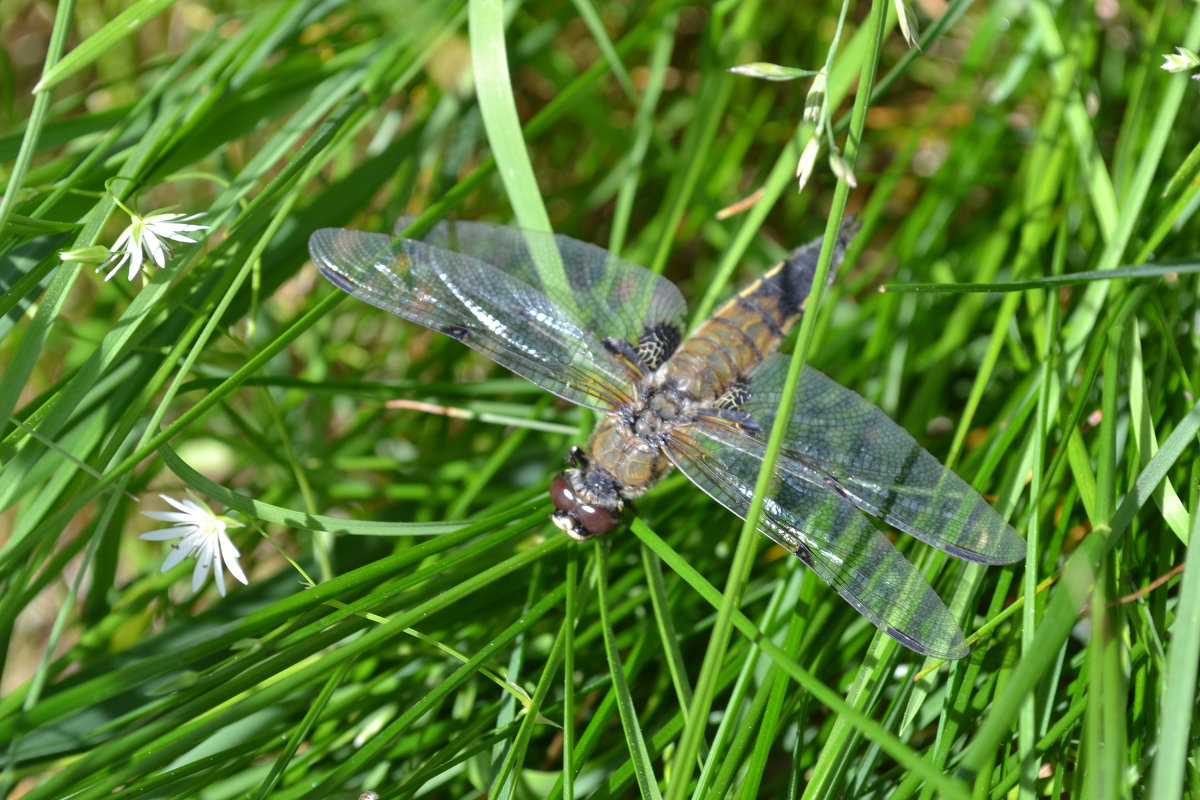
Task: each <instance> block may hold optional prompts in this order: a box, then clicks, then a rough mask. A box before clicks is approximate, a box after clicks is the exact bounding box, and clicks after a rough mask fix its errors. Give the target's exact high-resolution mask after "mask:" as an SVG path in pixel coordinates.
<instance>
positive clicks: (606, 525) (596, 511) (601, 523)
mask: <svg viewBox="0 0 1200 800" xmlns="http://www.w3.org/2000/svg"><path fill="white" fill-rule="evenodd" d="M575 517H576V518H577V519H578V520H579V524H580V525H582V526H583V529H584V530H585V531H587V533H588V535H589V537H590V536H601V535H603V534H606V533H611V532H612V531H613V529H614V528H616V527H617V526H618V525H620V524H621V515H620V514H615V513H613V512H612V511H609V510H608V509H607V508H601V507H600V506H593V505H590V504H588V503H582V504H580V505H578V506H576V507H575Z"/></svg>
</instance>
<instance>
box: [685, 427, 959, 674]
mask: <svg viewBox="0 0 1200 800" xmlns="http://www.w3.org/2000/svg"><path fill="white" fill-rule="evenodd" d="M666 449H667V453H668V454H669V455H670V457H671V460H672V461H673V462H674V463H675V465H676V466H677V467H679V469H680V471H682V472H683V473H684V474H685V475H687V477H688V478H689V479H691V481H692V482H693V483H695V484H696V485H697V486H699V487H700V488H701V489H703V490H704V491H705V492H706V493H708V494H709V495H710V496H711V497H712V498H713V499H715V500H716V501H717V502H719V503H721V505H723V506H725V507H726V508H728V509H729V510H730V511H732V512H733V513H735V514H737V515H738V516H739V517H742V518H745V516H746V513H747V511H748V510H749V508H750V500H751V498H752V496H753V494H754V482H755V480H756V478H757V475H758V471H759V467H760V466H761V464H762V456H763V450H764V447H763V445H762V443H761V442H760V441H759V440H757V439H755V438H752V437H750V436H746V435H743V434H741V433H739V432H736V431H733V430H731V429H728V428H723V427H721V426H718V425H707V424H702V423H701V424H695V425H690V426H687V427H686V428H683V429H676V430H674V431H672V432H671V435H670V437H669V441H668V443H667V448H666ZM767 492H768V493H767V497H766V499H765V501H764V505H763V513H762V517H761V518H760V520H759V525H758V527H759V530H761V531H762V532H763V533H765V534H766V535H767V536H769V537H770V538H771V539H773V540H774V541H775V542H777V543H778V544H779V545H781V546H782V547H784V548H786V549H788V550H789V551H791V552H792V553H794V554H795V555H796V556H798V557H799V558H800V560H801V561H803V562H804V563H805V564H807V565H808V566H809V567H810V568H812V570H813V571H814V572H816V573H817V575H819V576H820V577H821V579H822V580H824V581H825V582H826V583H828V584H829V585H830V586H832V587H833V588H834V589H835V590H836V591H837V592H838V594H840V595H841V596H842V597H843V598H845V599H846V601H847V602H849V603H850V605H852V606H854V608H855V609H857V610H858V612H859V613H860V614H862V615H863V616H864V617H866V618H867V619H869V620H870V621H871V622H872V623H874V624H875V625H876V626H877V627H878V628H879V629H880V630H882V631H883V632H884V633H886V634H888V635H889V636H891V637H892V638H894V639H896V640H897V641H899V642H900V643H901V644H903V645H904V646H905V647H908V648H910V649H912V650H915V651H916V652H918V653H923V654H925V655H931V656H937V657H941V658H962V657H963V656H965V655H966V654H967V652H968V650H967V645H966V642H965V640H964V639H963V634H962V631H961V629H960V628H959V627H958V623H957V622H956V621H955V619H954V617H953V616H952V615H951V614H950V612H949V610H948V609H947V608H946V606H945V604H944V603H943V602H942V600H941V598H940V597H938V595H937V593H936V592H934V591H933V589H932V588H931V587H930V586H929V584H928V583H927V582H926V581H925V579H924V578H923V577H922V576H921V574H920V573H919V572H917V570H916V569H915V568H914V567H913V565H912V564H911V563H909V561H908V560H907V559H906V558H905V557H904V556H903V555H902V554H901V553H900V552H899V551H898V550H896V548H895V547H893V546H892V543H891V542H890V541H888V538H887V537H886V536H884V535H883V534H882V533H881V532H880V531H878V530H876V529H875V528H874V527H873V526H872V525H871V523H870V521H869V520H868V519H867V518H866V517H865V516H863V514H862V513H861V512H859V510H858V509H856V508H855V507H854V506H853V505H851V504H850V503H849V502H847V501H846V500H845V499H844V498H843V497H842V496H841V495H839V494H837V493H836V492H833V491H830V490H829V489H828V488H827V487H825V486H823V485H822V483H821V477H820V476H819V475H816V474H814V473H812V472H811V471H809V470H807V469H805V468H804V466H803V465H800V464H797V463H795V462H792V461H791V460H790V459H788V458H786V457H784V458H782V459H781V460H780V463H779V464H778V465H777V468H776V471H775V474H774V476H773V477H772V482H771V485H770V487H769V488H768V490H767Z"/></svg>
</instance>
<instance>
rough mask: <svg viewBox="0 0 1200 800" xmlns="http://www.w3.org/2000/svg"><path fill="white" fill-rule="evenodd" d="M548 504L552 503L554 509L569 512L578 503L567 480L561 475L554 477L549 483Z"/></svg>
mask: <svg viewBox="0 0 1200 800" xmlns="http://www.w3.org/2000/svg"><path fill="white" fill-rule="evenodd" d="M550 502H552V503H554V507H555V508H560V509H562V510H563V511H570V510H571V509H573V508H575V505H576V504H577V503H578V502H579V501H578V500H577V499H576V498H575V492H574V490H572V489H571V484H569V483H567V479H566V478H564V477H563V476H562V475H556V476H555V477H554V480H552V481H550Z"/></svg>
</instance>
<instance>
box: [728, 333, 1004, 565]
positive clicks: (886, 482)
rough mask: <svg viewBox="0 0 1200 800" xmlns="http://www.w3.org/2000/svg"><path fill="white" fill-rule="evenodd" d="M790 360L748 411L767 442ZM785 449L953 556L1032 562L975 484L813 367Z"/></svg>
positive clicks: (756, 387)
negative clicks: (950, 468) (1023, 559)
mask: <svg viewBox="0 0 1200 800" xmlns="http://www.w3.org/2000/svg"><path fill="white" fill-rule="evenodd" d="M789 359H790V357H789V356H781V355H774V356H771V357H770V358H768V359H766V360H765V361H764V362H763V363H762V364H761V365H760V366H759V368H758V369H757V370H755V372H754V373H753V374H752V375H751V376H750V379H749V382H748V387H747V389H748V393H749V399H747V400H745V401H744V402H743V403H742V404H741V410H743V411H746V412H748V413H749V414H750V415H751V416H752V417H753V418H754V420H755V421H756V422H758V424H759V425H760V426H762V431H763V432H762V433H761V434H760V438H761V441H762V442H764V443H765V442H766V437H767V434H768V432H769V431H770V430H771V428H772V427H773V425H774V422H775V410H776V408H777V407H778V405H779V395H780V393H781V392H782V390H783V384H784V381H785V379H786V377H787V370H788V362H789ZM784 452H785V453H786V454H787V456H788V457H789V458H790V459H791V460H793V461H795V462H798V463H799V464H801V465H803V466H804V467H806V468H807V469H809V470H811V471H812V472H813V473H814V474H817V475H820V476H821V478H822V479H823V480H825V481H826V482H827V483H829V484H830V485H831V487H833V488H835V490H836V491H838V492H839V493H841V494H842V495H843V496H845V497H846V499H847V500H849V501H850V502H851V503H853V504H854V505H856V506H858V507H859V508H861V509H862V510H863V511H866V512H867V513H869V514H872V515H873V516H876V517H879V518H880V519H882V520H884V521H886V522H887V523H888V524H889V525H893V526H895V527H896V528H899V529H900V530H902V531H904V532H905V533H908V534H910V535H911V536H915V537H916V538H918V539H920V540H921V541H923V542H926V543H928V544H931V545H933V546H934V547H936V548H938V549H939V550H944V551H946V552H947V553H949V554H950V555H953V556H957V557H958V558H964V559H967V560H968V561H977V562H979V563H982V564H1011V563H1012V562H1014V561H1019V560H1020V559H1022V558H1023V557H1024V556H1025V540H1024V539H1022V538H1021V537H1020V536H1019V535H1018V534H1017V532H1016V531H1015V530H1013V529H1012V527H1011V526H1009V525H1008V523H1006V522H1005V521H1004V518H1003V517H1001V516H1000V515H999V514H997V513H996V511H995V509H993V508H992V507H991V506H990V505H988V503H987V501H986V500H984V499H983V498H982V497H980V496H979V493H978V492H976V491H975V490H974V489H972V488H971V487H970V486H969V485H967V483H966V481H964V480H963V479H962V478H960V477H958V475H956V474H954V472H952V471H950V470H948V469H946V468H945V467H944V466H942V464H941V462H939V461H938V460H937V459H936V458H934V457H933V456H932V455H930V454H929V452H928V451H926V450H925V449H924V448H923V447H921V445H919V444H917V442H916V440H915V439H913V437H912V436H911V435H909V433H908V431H906V430H904V429H903V428H901V427H900V426H899V425H897V424H896V423H895V422H893V421H892V420H891V418H889V417H888V416H887V415H886V414H884V413H883V412H882V411H881V410H879V408H877V407H876V406H875V405H873V404H871V403H869V402H867V401H866V400H864V399H863V398H862V397H860V396H859V395H858V394H856V393H855V392H853V391H851V390H850V389H847V388H846V387H845V386H842V385H841V384H839V383H837V382H836V381H834V380H833V379H831V378H829V377H828V376H826V375H825V374H823V373H822V372H820V371H818V370H816V369H813V368H812V367H810V366H808V365H807V364H806V365H805V366H804V370H803V371H802V372H801V373H800V388H799V391H798V394H797V396H796V402H795V404H794V406H793V408H792V413H791V417H790V419H789V420H788V429H787V436H786V438H785V439H784Z"/></svg>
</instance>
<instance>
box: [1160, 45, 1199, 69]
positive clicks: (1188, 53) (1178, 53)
mask: <svg viewBox="0 0 1200 800" xmlns="http://www.w3.org/2000/svg"><path fill="white" fill-rule="evenodd" d="M1163 59H1164V61H1163V65H1162V68H1163V69H1165V70H1166V71H1167V72H1187V71H1188V70H1189V69H1196V68H1197V67H1200V56H1197V55H1196V52H1195V51H1194V50H1189V49H1188V48H1186V47H1176V48H1175V52H1174V53H1163Z"/></svg>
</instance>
